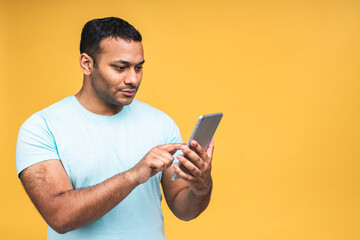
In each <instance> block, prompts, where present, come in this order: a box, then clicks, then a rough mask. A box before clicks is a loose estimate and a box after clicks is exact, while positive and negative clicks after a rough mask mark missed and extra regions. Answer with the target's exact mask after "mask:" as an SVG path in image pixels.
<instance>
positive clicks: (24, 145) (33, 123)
mask: <svg viewBox="0 0 360 240" xmlns="http://www.w3.org/2000/svg"><path fill="white" fill-rule="evenodd" d="M50 159H60V158H59V155H58V152H57V148H56V143H55V139H54V136H53V135H52V133H51V131H50V129H49V126H48V124H47V122H46V119H45V117H43V116H42V115H41V114H39V113H35V114H34V115H32V116H31V117H30V118H29V119H27V120H26V121H25V122H24V123H23V125H22V126H21V128H20V130H19V134H18V139H17V144H16V171H17V174H18V176H19V174H20V173H21V172H22V171H23V170H24V169H26V168H28V167H30V166H31V165H34V164H36V163H39V162H42V161H45V160H50Z"/></svg>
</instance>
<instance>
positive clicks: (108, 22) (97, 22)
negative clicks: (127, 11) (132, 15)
mask: <svg viewBox="0 0 360 240" xmlns="http://www.w3.org/2000/svg"><path fill="white" fill-rule="evenodd" d="M106 38H121V39H123V40H128V41H135V42H141V41H142V37H141V34H140V33H139V31H137V30H136V29H135V28H134V27H133V26H132V25H130V24H129V23H128V22H126V21H125V20H122V19H120V18H117V17H108V18H99V19H93V20H91V21H89V22H87V23H86V24H85V26H84V28H83V30H82V33H81V41H80V53H86V54H87V55H89V56H90V57H91V58H92V59H93V62H94V66H96V64H97V60H98V59H97V57H98V55H99V54H100V53H101V47H100V42H101V41H102V40H103V39H106Z"/></svg>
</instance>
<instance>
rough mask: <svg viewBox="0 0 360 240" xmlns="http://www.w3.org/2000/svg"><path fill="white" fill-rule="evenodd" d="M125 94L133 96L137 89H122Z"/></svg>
mask: <svg viewBox="0 0 360 240" xmlns="http://www.w3.org/2000/svg"><path fill="white" fill-rule="evenodd" d="M120 91H121V92H122V93H123V94H124V95H125V96H129V97H132V96H134V95H135V93H136V90H135V89H122V90H120Z"/></svg>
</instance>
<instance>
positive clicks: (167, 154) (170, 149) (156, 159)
mask: <svg viewBox="0 0 360 240" xmlns="http://www.w3.org/2000/svg"><path fill="white" fill-rule="evenodd" d="M182 145H184V144H183V143H169V144H164V145H159V146H156V147H154V148H152V149H151V150H150V151H149V152H148V153H147V154H146V155H145V156H144V157H143V158H142V159H141V160H140V162H139V163H138V164H136V165H135V166H134V167H133V168H132V169H130V171H129V172H130V173H131V175H132V176H133V178H134V180H135V182H136V183H137V184H142V183H145V182H146V181H147V180H148V179H149V178H151V177H152V176H154V175H155V174H157V173H158V172H160V171H163V170H164V169H166V168H168V167H170V166H171V164H172V162H173V161H174V157H173V154H174V153H175V152H176V151H177V150H179V149H180V148H181V146H182Z"/></svg>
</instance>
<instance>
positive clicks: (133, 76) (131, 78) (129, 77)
mask: <svg viewBox="0 0 360 240" xmlns="http://www.w3.org/2000/svg"><path fill="white" fill-rule="evenodd" d="M137 74H138V73H136V71H135V69H134V68H129V69H128V71H127V74H126V78H125V84H127V85H133V86H136V85H137V82H138V76H137Z"/></svg>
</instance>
